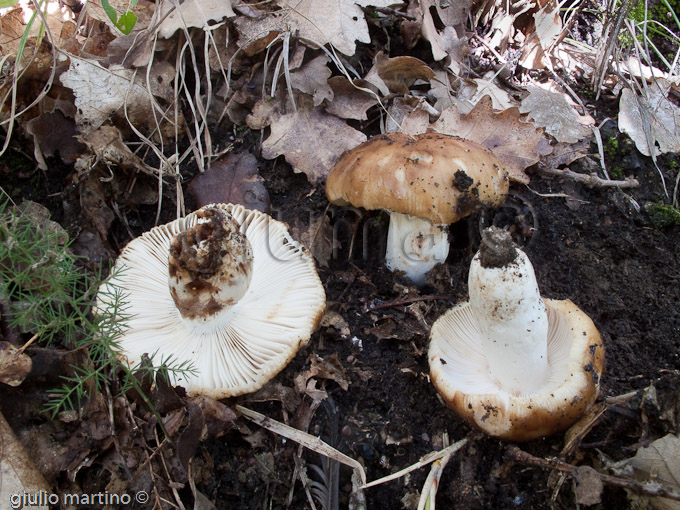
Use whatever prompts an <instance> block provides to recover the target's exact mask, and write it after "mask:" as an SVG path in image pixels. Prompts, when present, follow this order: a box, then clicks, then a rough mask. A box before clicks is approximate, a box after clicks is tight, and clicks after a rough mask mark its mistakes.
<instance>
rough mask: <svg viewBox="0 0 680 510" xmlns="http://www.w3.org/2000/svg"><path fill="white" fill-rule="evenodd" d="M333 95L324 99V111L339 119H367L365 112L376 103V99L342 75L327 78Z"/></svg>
mask: <svg viewBox="0 0 680 510" xmlns="http://www.w3.org/2000/svg"><path fill="white" fill-rule="evenodd" d="M328 85H330V87H331V89H332V90H333V97H332V98H331V99H330V100H326V111H327V112H328V113H330V114H331V115H335V116H336V117H340V118H341V119H354V120H367V119H368V116H367V115H366V112H367V111H368V109H369V108H371V107H372V106H375V105H376V104H378V99H377V98H376V97H375V96H374V95H371V94H369V93H367V92H363V91H362V90H359V89H358V88H356V87H355V86H354V85H352V83H350V81H349V80H348V79H347V78H345V77H344V76H333V77H332V78H330V79H329V80H328Z"/></svg>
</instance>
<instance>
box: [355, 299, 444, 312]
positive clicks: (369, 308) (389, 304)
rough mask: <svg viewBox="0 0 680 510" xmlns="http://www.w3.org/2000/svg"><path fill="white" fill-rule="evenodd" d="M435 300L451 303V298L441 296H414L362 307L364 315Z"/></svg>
mask: <svg viewBox="0 0 680 510" xmlns="http://www.w3.org/2000/svg"><path fill="white" fill-rule="evenodd" d="M435 300H445V301H453V300H454V297H453V296H446V295H443V294H434V295H432V296H414V297H412V298H406V299H397V300H395V301H389V302H387V303H383V304H381V305H364V313H366V312H372V311H373V310H382V309H383V308H394V307H396V306H403V305H410V304H411V303H416V302H418V301H435Z"/></svg>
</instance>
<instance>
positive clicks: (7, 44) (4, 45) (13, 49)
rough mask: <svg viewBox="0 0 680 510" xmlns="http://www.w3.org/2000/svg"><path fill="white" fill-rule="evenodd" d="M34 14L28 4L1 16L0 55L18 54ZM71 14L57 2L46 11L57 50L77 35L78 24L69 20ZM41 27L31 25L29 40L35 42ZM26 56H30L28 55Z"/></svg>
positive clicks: (35, 24)
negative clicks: (29, 21)
mask: <svg viewBox="0 0 680 510" xmlns="http://www.w3.org/2000/svg"><path fill="white" fill-rule="evenodd" d="M17 3H18V2H17ZM33 13H34V9H33V5H32V4H31V3H30V2H27V3H22V6H21V7H17V8H14V9H11V10H10V11H8V12H5V13H3V14H2V16H0V54H2V55H6V56H10V55H16V54H17V53H18V50H19V43H20V41H21V38H22V37H23V36H24V32H26V30H28V23H27V21H28V20H29V19H30V18H31V16H32V15H33ZM69 14H70V11H69V10H68V8H67V7H65V6H63V5H62V6H60V4H58V3H56V2H55V3H54V4H50V5H49V8H47V9H45V12H44V16H45V19H46V20H47V26H48V27H49V29H50V32H49V34H50V35H51V37H52V40H50V42H51V43H52V44H53V45H54V46H56V47H57V48H62V47H63V46H64V44H65V42H66V41H67V40H68V39H70V38H71V37H73V34H74V33H75V30H76V24H75V23H74V22H73V21H71V20H70V19H69V17H70V16H69ZM41 26H42V24H41V23H33V24H32V25H31V28H30V31H29V32H28V37H29V40H30V39H33V40H35V38H36V37H37V35H38V32H39V30H41ZM43 37H44V38H45V39H46V40H47V38H48V35H47V34H45V35H44V36H43ZM24 55H25V56H28V55H26V53H25V54H24Z"/></svg>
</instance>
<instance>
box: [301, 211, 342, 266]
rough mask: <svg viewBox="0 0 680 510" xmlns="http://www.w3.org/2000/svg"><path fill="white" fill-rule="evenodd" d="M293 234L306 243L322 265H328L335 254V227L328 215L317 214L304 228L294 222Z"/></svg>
mask: <svg viewBox="0 0 680 510" xmlns="http://www.w3.org/2000/svg"><path fill="white" fill-rule="evenodd" d="M291 234H292V235H293V237H294V238H295V239H298V240H299V241H300V242H302V244H304V245H305V247H306V248H307V249H308V250H309V251H310V253H311V254H312V256H313V257H314V258H315V259H316V261H317V263H318V264H319V265H320V266H322V267H328V261H329V260H330V258H331V256H332V255H333V227H332V226H331V220H330V218H329V217H328V216H326V215H325V214H322V215H320V216H317V217H316V218H314V219H313V220H312V221H311V223H310V224H309V225H305V226H303V227H302V228H301V226H299V225H296V224H293V225H292V226H291Z"/></svg>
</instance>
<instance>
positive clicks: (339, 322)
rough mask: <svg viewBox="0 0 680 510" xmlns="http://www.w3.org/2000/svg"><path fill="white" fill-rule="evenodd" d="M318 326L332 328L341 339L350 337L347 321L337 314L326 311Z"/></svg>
mask: <svg viewBox="0 0 680 510" xmlns="http://www.w3.org/2000/svg"><path fill="white" fill-rule="evenodd" d="M319 324H320V326H321V327H322V328H333V329H335V330H337V331H338V332H339V333H340V335H342V336H343V337H348V336H349V335H350V329H349V324H347V321H346V320H345V319H344V318H343V316H342V315H340V314H339V313H338V312H333V311H331V310H326V311H325V312H324V314H323V316H322V317H321V322H320V323H319Z"/></svg>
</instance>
